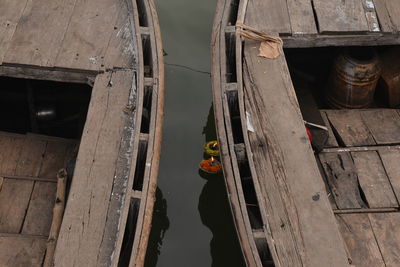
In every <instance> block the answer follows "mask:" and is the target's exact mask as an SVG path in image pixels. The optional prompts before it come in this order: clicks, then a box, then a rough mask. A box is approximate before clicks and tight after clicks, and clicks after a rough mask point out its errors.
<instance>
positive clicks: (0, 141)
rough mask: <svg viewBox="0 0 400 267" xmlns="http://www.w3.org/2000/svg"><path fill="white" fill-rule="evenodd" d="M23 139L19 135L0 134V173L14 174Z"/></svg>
mask: <svg viewBox="0 0 400 267" xmlns="http://www.w3.org/2000/svg"><path fill="white" fill-rule="evenodd" d="M24 141H25V139H24V138H23V137H20V136H7V135H0V146H1V153H0V175H12V176H14V175H15V170H16V169H17V165H18V161H19V157H20V154H21V151H22V148H23V147H24Z"/></svg>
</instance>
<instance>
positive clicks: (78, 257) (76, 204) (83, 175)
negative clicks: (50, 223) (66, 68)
mask: <svg viewBox="0 0 400 267" xmlns="http://www.w3.org/2000/svg"><path fill="white" fill-rule="evenodd" d="M132 81H133V71H116V72H106V73H104V74H100V75H98V76H97V79H96V82H95V85H94V88H93V92H92V99H91V102H90V105H89V111H88V115H87V120H86V125H85V129H84V134H83V136H82V140H81V145H80V149H79V154H78V159H77V163H76V168H75V172H74V182H73V183H72V185H71V191H70V193H69V199H68V205H67V207H66V209H65V214H64V220H63V224H62V226H61V230H60V235H59V239H58V244H57V248H56V252H55V265H56V266H71V265H75V266H97V260H98V258H99V255H98V254H99V251H100V247H101V246H102V245H103V244H102V243H103V242H106V243H107V244H108V243H109V242H111V243H113V242H114V241H115V240H109V239H107V240H103V237H104V236H106V235H107V231H108V228H106V227H105V225H106V223H107V219H108V218H107V212H108V207H109V204H110V199H111V198H112V196H111V194H112V189H113V184H114V179H115V172H116V162H117V159H118V156H119V150H120V143H121V138H122V133H123V128H124V127H123V125H124V122H125V119H126V116H127V113H126V112H124V108H125V107H126V105H127V104H128V101H129V92H130V89H131V86H132ZM119 216H120V215H119ZM113 219H114V218H113ZM111 253H112V252H111ZM111 255H112V254H110V255H108V256H109V257H111ZM103 256H104V255H103Z"/></svg>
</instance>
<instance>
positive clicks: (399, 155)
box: [379, 149, 400, 200]
mask: <svg viewBox="0 0 400 267" xmlns="http://www.w3.org/2000/svg"><path fill="white" fill-rule="evenodd" d="M379 155H380V157H381V159H382V162H383V166H384V167H385V170H386V173H387V175H388V177H389V180H390V183H391V185H392V187H393V191H394V193H395V194H396V197H397V199H398V200H400V164H399V162H400V150H399V149H393V150H392V149H382V150H379Z"/></svg>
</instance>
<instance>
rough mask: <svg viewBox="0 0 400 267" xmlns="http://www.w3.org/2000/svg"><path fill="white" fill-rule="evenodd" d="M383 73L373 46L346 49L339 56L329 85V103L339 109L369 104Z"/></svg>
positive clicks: (327, 95)
mask: <svg viewBox="0 0 400 267" xmlns="http://www.w3.org/2000/svg"><path fill="white" fill-rule="evenodd" d="M380 73H381V66H380V62H379V58H378V55H377V54H376V52H375V50H374V49H373V48H369V47H351V48H345V49H343V50H342V51H341V53H340V54H339V55H338V57H337V58H336V60H335V63H334V67H333V70H332V72H331V76H330V79H329V84H328V86H327V93H326V98H327V103H328V105H329V106H331V107H332V108H338V109H342V108H350V109H356V108H367V107H369V106H370V105H371V103H372V102H373V100H374V93H375V88H376V84H377V82H378V79H379V76H380Z"/></svg>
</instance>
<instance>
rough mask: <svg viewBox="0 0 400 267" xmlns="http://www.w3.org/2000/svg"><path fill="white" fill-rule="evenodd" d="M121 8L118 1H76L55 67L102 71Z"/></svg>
mask: <svg viewBox="0 0 400 267" xmlns="http://www.w3.org/2000/svg"><path fill="white" fill-rule="evenodd" d="M120 7H121V5H120V4H119V1H114V0H76V4H75V8H74V12H73V15H72V18H71V21H70V23H69V26H68V29H67V32H66V34H65V38H64V40H63V44H62V48H61V50H60V53H59V54H58V56H57V59H56V63H55V66H56V67H61V68H74V69H85V70H100V69H103V68H104V57H105V54H106V51H107V47H108V44H109V41H110V38H111V34H112V32H113V31H114V26H115V22H116V19H117V15H118V11H119V10H118V8H120Z"/></svg>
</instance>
